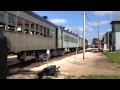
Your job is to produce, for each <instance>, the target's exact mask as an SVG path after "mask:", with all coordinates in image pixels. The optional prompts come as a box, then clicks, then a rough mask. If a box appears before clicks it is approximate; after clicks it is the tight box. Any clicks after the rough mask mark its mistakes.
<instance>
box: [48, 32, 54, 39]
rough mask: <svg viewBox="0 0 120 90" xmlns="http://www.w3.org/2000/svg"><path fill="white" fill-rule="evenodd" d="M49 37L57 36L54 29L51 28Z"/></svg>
mask: <svg viewBox="0 0 120 90" xmlns="http://www.w3.org/2000/svg"><path fill="white" fill-rule="evenodd" d="M49 37H50V38H54V37H55V32H54V31H53V30H49Z"/></svg>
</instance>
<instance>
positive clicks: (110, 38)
mask: <svg viewBox="0 0 120 90" xmlns="http://www.w3.org/2000/svg"><path fill="white" fill-rule="evenodd" d="M105 38H106V44H108V32H106V33H105ZM101 43H102V44H104V35H103V38H102V40H101ZM109 45H112V31H109Z"/></svg>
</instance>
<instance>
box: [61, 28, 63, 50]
mask: <svg viewBox="0 0 120 90" xmlns="http://www.w3.org/2000/svg"><path fill="white" fill-rule="evenodd" d="M61 46H62V48H63V31H62V30H61Z"/></svg>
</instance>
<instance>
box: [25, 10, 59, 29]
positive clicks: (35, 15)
mask: <svg viewBox="0 0 120 90" xmlns="http://www.w3.org/2000/svg"><path fill="white" fill-rule="evenodd" d="M24 12H25V13H27V14H29V15H31V16H33V17H35V18H37V19H39V20H41V21H43V22H45V23H47V24H49V25H51V26H54V27H56V28H57V27H58V26H57V25H55V24H53V23H52V22H50V21H48V20H46V19H44V18H43V17H41V16H40V15H38V14H36V13H34V12H32V11H24Z"/></svg>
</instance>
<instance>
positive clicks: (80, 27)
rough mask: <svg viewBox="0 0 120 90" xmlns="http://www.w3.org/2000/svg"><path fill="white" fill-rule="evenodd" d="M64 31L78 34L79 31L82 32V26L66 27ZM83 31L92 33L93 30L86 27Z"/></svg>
mask: <svg viewBox="0 0 120 90" xmlns="http://www.w3.org/2000/svg"><path fill="white" fill-rule="evenodd" d="M65 29H69V31H73V32H77V31H78V32H79V31H80V32H83V26H74V27H69V26H68V25H67V26H66V28H65ZM85 29H86V31H87V32H91V31H93V29H92V28H90V27H89V26H87V25H86V27H85Z"/></svg>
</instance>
